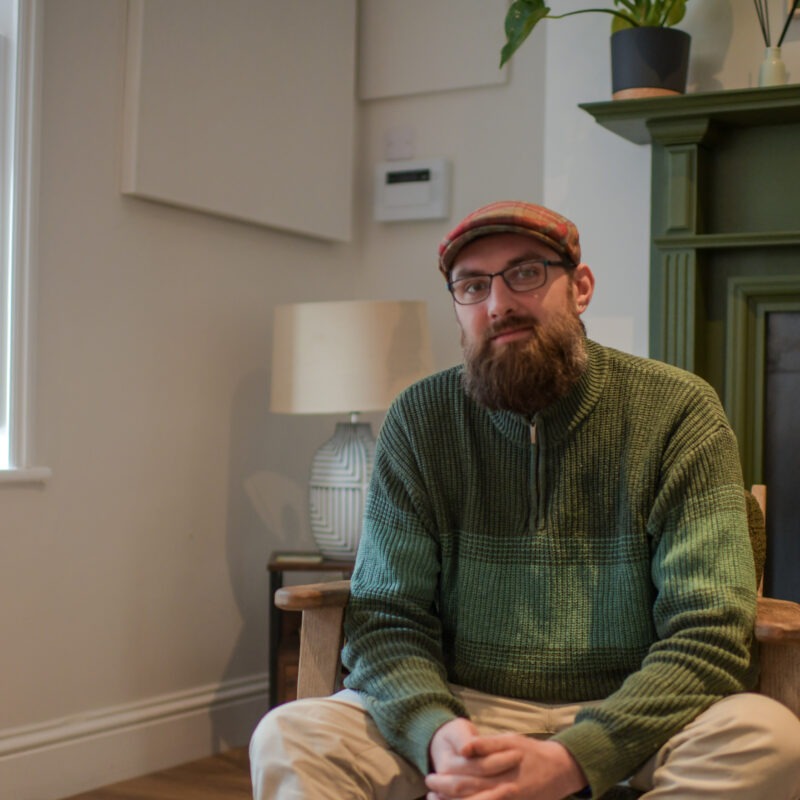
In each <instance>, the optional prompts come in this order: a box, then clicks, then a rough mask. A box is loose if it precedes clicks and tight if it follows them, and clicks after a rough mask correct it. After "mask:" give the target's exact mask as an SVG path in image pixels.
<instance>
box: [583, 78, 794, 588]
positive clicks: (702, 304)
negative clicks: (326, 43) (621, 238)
mask: <svg viewBox="0 0 800 800" xmlns="http://www.w3.org/2000/svg"><path fill="white" fill-rule="evenodd" d="M580 107H581V108H582V109H584V110H585V111H587V112H588V113H589V114H591V115H592V116H593V117H594V118H595V120H596V121H597V122H598V123H599V124H600V125H602V126H603V127H605V128H607V129H608V130H609V131H611V132H613V133H615V134H617V135H618V136H621V137H623V138H625V139H627V140H628V141H631V142H634V143H636V144H649V145H651V148H652V161H651V169H652V172H651V212H650V223H651V228H650V231H651V240H650V309H649V310H650V354H651V356H653V357H654V358H657V359H660V360H662V361H667V362H669V363H672V364H676V365H677V366H680V367H683V368H684V369H688V370H690V371H692V372H696V373H697V374H699V375H702V376H703V377H705V378H706V379H707V380H708V381H709V382H710V383H711V384H712V385H713V386H714V387H715V388H716V390H717V391H718V393H719V395H720V397H721V398H722V400H723V403H724V405H725V410H726V412H727V413H728V416H729V418H730V420H731V423H732V424H733V427H734V429H735V431H736V434H737V437H738V440H739V447H740V453H741V456H742V467H743V469H744V474H745V480H746V481H748V482H762V481H764V480H765V479H770V480H771V482H772V483H773V484H775V485H774V486H771V487H770V488H771V497H772V499H774V500H779V501H780V502H779V503H778V505H781V504H782V503H783V502H785V503H786V509H785V513H786V516H785V517H784V520H785V521H786V522H789V520H790V518H792V519H793V518H794V517H796V514H794V513H793V510H792V509H793V507H794V505H793V504H794V494H796V490H797V485H800V474H798V473H799V472H800V469H798V464H799V463H800V462H798V459H797V458H796V455H795V454H796V453H797V452H798V451H800V441H788V440H787V439H786V438H785V436H782V438H780V440H779V441H778V442H776V443H772V442H767V441H766V438H765V427H766V426H765V421H766V414H767V411H766V408H767V389H766V387H767V372H768V365H767V356H766V353H767V336H768V328H769V318H770V315H771V314H782V313H786V312H788V313H792V314H793V313H798V312H800V85H791V86H778V87H770V88H763V89H762V88H759V89H738V90H731V91H722V92H709V93H698V94H687V95H682V96H675V97H659V98H648V99H643V100H622V101H620V100H616V101H610V102H604V103H586V104H583V105H581V106H580ZM609 224H611V223H610V221H609ZM615 224H617V223H615ZM797 378H800V375H797ZM793 402H794V401H793ZM792 416H796V415H792ZM792 425H794V426H795V428H797V423H795V422H793V421H792V420H788V421H787V425H786V428H787V431H786V433H788V428H790V427H792ZM782 433H783V432H782ZM768 450H769V453H768V452H767V451H768ZM777 456H780V457H781V458H785V459H786V462H787V463H786V464H785V465H784V464H783V463H780V464H777V463H776V462H775V460H774V459H775V458H776V457H777ZM771 459H772V460H771ZM784 475H785V477H782V476H784ZM781 481H785V484H784V487H783V489H781V490H779V491H780V492H782V493H783V495H784V497H783V498H782V499H781V498H780V497H776V490H778V484H779V483H781ZM776 510H777V509H776V508H775V503H773V501H772V500H771V501H770V511H771V516H772V515H773V512H774V511H776ZM772 518H773V522H774V521H775V517H774V516H772ZM792 524H793V525H794V526H795V527H797V526H798V522H797V521H796V520H795V521H794V522H793V523H792ZM770 527H772V526H770ZM792 536H793V537H794V538H793V540H792V541H793V542H795V543H793V544H792V545H791V547H790V548H789V552H786V553H785V556H786V557H787V558H791V557H794V553H797V552H800V550H797V549H793V548H800V544H798V543H797V542H800V531H795V533H793V534H792ZM787 580H791V581H793V582H794V586H795V587H797V577H796V575H794V574H792V575H790V576H788V577H787ZM792 599H800V597H797V598H792Z"/></svg>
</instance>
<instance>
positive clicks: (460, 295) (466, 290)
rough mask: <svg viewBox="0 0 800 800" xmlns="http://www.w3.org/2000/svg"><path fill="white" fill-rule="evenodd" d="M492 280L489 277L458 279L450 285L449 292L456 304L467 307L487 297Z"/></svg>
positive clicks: (476, 276)
mask: <svg viewBox="0 0 800 800" xmlns="http://www.w3.org/2000/svg"><path fill="white" fill-rule="evenodd" d="M491 285H492V278H491V276H489V275H475V276H473V277H470V278H459V279H458V280H456V281H453V282H452V283H451V284H450V291H451V292H452V293H453V298H454V299H455V301H456V303H461V305H463V306H468V305H470V304H471V303H480V302H482V301H483V300H485V299H486V298H487V297H488V296H489V289H490V287H491Z"/></svg>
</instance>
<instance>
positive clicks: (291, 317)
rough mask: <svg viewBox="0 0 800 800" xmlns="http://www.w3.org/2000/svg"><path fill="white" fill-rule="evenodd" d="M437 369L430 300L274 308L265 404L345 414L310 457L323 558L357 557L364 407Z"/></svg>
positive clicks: (367, 464) (366, 451)
mask: <svg viewBox="0 0 800 800" xmlns="http://www.w3.org/2000/svg"><path fill="white" fill-rule="evenodd" d="M432 371H433V355H432V352H431V345H430V334H429V332H428V319H427V308H426V304H425V303H423V302H418V301H380V300H347V301H336V302H322V303H294V304H291V305H281V306H277V307H276V309H275V325H274V332H273V346H272V388H271V397H270V411H273V412H276V413H282V414H348V415H349V417H350V421H349V422H338V423H337V424H336V429H335V432H334V435H333V437H332V438H331V439H330V440H329V441H327V442H325V444H323V445H322V447H320V448H319V450H317V452H316V454H315V455H314V459H313V461H312V464H311V478H310V481H309V503H310V513H311V516H310V522H311V532H312V534H313V536H314V540H315V541H316V544H317V547H318V548H319V551H320V553H321V554H322V555H323V556H325V557H327V558H354V557H355V554H356V550H357V548H358V541H359V538H360V536H361V523H362V517H363V513H364V500H365V497H366V492H367V486H368V485H369V480H370V476H371V474H372V466H373V463H374V458H375V437H374V436H373V434H372V428H371V426H370V424H369V423H368V422H359V421H358V415H359V413H361V412H366V411H383V410H385V409H387V408H388V407H389V405H390V404H391V402H392V400H393V399H394V398H395V396H396V395H397V394H398V393H399V392H400V391H402V390H403V389H405V388H406V387H407V386H409V385H410V384H411V383H413V382H414V381H417V380H419V379H420V378H423V377H424V376H426V375H429V374H430V373H431V372H432Z"/></svg>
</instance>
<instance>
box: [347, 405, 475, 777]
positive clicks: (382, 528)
mask: <svg viewBox="0 0 800 800" xmlns="http://www.w3.org/2000/svg"><path fill="white" fill-rule="evenodd" d="M423 486H424V484H423V481H422V478H421V476H420V474H419V471H418V468H417V465H416V462H415V457H414V452H413V448H412V447H411V446H410V444H409V442H408V440H407V437H406V435H405V430H404V426H403V423H402V419H401V417H400V415H399V413H398V412H397V410H396V409H395V410H394V411H393V410H390V412H389V415H387V418H386V421H385V422H384V425H383V427H382V429H381V434H380V436H379V439H378V444H377V447H376V454H375V468H374V471H373V476H372V482H371V486H370V492H369V499H368V502H367V507H366V509H365V515H364V529H363V533H362V538H361V543H360V545H359V552H358V557H357V561H356V567H355V571H354V574H353V578H352V582H351V599H350V602H349V604H348V608H347V613H346V617H345V640H346V642H347V643H346V645H345V648H344V651H343V656H342V658H343V663H344V665H345V667H346V668H347V669H348V670H349V674H348V676H347V677H346V679H345V685H346V686H347V687H348V688H351V689H354V690H356V691H359V692H361V693H362V697H363V700H364V703H365V705H366V708H367V710H368V711H369V712H370V714H371V716H372V718H373V719H374V721H375V723H376V724H377V726H378V729H379V730H380V731H381V733H382V734H383V736H384V737H385V738H386V740H387V742H388V743H389V744H390V745H391V746H392V748H394V749H395V750H396V751H398V752H399V753H401V754H402V755H403V756H405V757H406V758H407V759H408V760H409V761H411V762H412V763H413V764H415V765H416V766H417V767H418V768H419V769H420V771H421V772H423V773H426V772H428V769H429V764H428V746H429V743H430V740H431V738H432V736H433V734H434V733H435V732H436V730H437V729H438V728H439V727H440V726H441V725H443V724H444V723H445V722H448V721H449V720H451V719H453V718H455V717H456V716H467V713H466V710H465V709H464V707H463V706H462V704H461V703H460V702H459V701H458V700H456V698H455V697H454V696H453V694H452V693H451V692H450V690H449V688H448V685H447V678H446V671H445V667H444V663H443V655H442V642H441V625H440V622H439V619H438V616H437V608H436V596H437V589H438V582H439V572H440V556H439V545H438V542H437V536H436V533H435V524H434V520H433V516H432V512H431V511H430V509H429V508H428V502H429V501H428V500H427V494H426V492H425V491H424V489H423Z"/></svg>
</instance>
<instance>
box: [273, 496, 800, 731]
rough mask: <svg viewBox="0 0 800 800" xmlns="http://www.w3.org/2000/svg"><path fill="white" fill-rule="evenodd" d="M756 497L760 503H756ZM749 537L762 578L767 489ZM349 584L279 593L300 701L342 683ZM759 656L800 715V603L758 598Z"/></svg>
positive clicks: (772, 692) (772, 683)
mask: <svg viewBox="0 0 800 800" xmlns="http://www.w3.org/2000/svg"><path fill="white" fill-rule="evenodd" d="M753 498H754V499H755V501H756V502H753ZM748 504H749V508H748V512H749V518H750V531H751V539H752V541H753V544H754V554H755V560H756V566H757V571H758V574H759V577H760V575H761V571H762V569H763V564H764V552H765V550H764V546H763V544H764V536H765V534H764V519H765V511H766V487H764V486H761V485H759V486H753V488H752V494H750V495H748ZM349 597H350V581H331V582H329V583H314V584H306V585H303V586H285V587H283V588H282V589H279V590H278V591H277V592H276V593H275V604H276V605H277V606H278V607H279V608H281V609H283V610H284V611H302V612H303V621H302V628H301V636H300V664H299V671H298V682H297V697H298V698H303V697H325V696H326V695H329V694H332V693H333V692H334V691H336V690H337V689H338V688H339V685H340V680H341V678H340V672H341V662H340V652H341V648H342V620H343V618H344V609H345V606H346V605H347V601H348V599H349ZM755 634H756V639H757V640H758V642H759V650H760V657H761V677H760V682H759V687H758V690H759V691H760V692H761V693H762V694H765V695H767V696H769V697H773V698H774V699H776V700H778V701H780V702H781V703H783V704H784V705H786V706H788V707H789V708H790V709H792V711H794V713H795V714H797V715H798V716H800V604H798V603H793V602H790V601H787V600H777V599H774V598H769V597H762V596H760V590H759V598H758V616H757V618H756V627H755Z"/></svg>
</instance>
